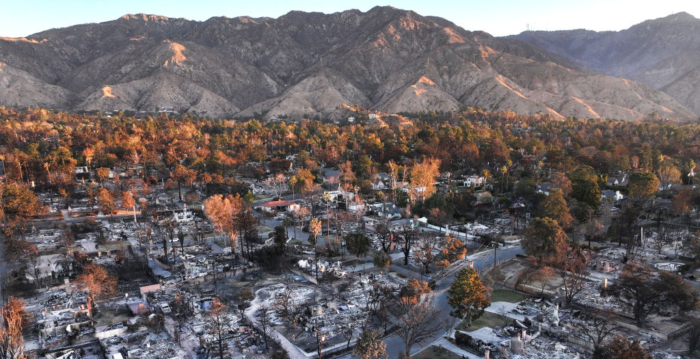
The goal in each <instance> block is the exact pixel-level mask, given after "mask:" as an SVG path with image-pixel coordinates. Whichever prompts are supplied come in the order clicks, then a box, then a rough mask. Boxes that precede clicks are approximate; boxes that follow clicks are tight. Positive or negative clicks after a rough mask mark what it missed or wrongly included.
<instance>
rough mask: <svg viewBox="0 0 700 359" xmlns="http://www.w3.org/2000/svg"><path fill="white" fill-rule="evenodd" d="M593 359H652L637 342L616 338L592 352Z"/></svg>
mask: <svg viewBox="0 0 700 359" xmlns="http://www.w3.org/2000/svg"><path fill="white" fill-rule="evenodd" d="M593 359H652V356H651V355H650V354H649V353H647V352H646V351H645V350H644V348H642V346H641V345H639V342H637V341H634V340H633V341H630V340H629V339H627V338H625V337H622V336H619V335H618V336H616V337H615V339H613V340H612V341H611V342H610V343H608V344H607V345H604V346H602V347H600V348H598V349H596V350H595V351H594V352H593Z"/></svg>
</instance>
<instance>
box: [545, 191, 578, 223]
mask: <svg viewBox="0 0 700 359" xmlns="http://www.w3.org/2000/svg"><path fill="white" fill-rule="evenodd" d="M538 213H539V216H540V217H549V218H551V219H553V220H555V221H557V223H559V225H560V226H561V228H563V229H567V228H569V227H570V226H571V222H573V221H574V217H573V216H571V213H569V207H567V205H566V199H564V194H563V192H562V191H561V190H560V189H555V190H553V191H551V192H550V193H549V196H547V198H545V199H544V200H542V202H540V205H539V210H538Z"/></svg>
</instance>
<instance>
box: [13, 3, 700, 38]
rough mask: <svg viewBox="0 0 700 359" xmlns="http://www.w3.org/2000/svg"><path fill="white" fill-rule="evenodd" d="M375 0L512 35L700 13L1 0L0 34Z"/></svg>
mask: <svg viewBox="0 0 700 359" xmlns="http://www.w3.org/2000/svg"><path fill="white" fill-rule="evenodd" d="M377 5H391V6H394V7H397V8H401V9H408V10H414V11H416V12H417V13H419V14H421V15H434V16H440V17H444V18H446V19H448V20H450V21H452V22H454V23H456V24H457V25H460V26H462V27H464V28H465V29H467V30H484V31H486V32H489V33H491V34H493V35H496V36H500V35H510V34H516V33H520V32H522V31H524V30H525V29H526V27H527V25H528V24H529V26H530V29H534V30H567V29H580V28H586V29H590V30H597V31H601V30H621V29H625V28H628V27H630V26H631V25H634V24H636V23H639V22H642V21H644V20H647V19H654V18H658V17H664V16H667V15H670V14H671V13H675V12H681V11H686V12H688V13H690V14H692V15H693V16H695V17H700V1H698V0H583V1H581V0H579V1H571V0H420V1H418V0H403V1H366V0H355V1H334V0H296V1H291V0H243V1H242V0H197V1H192V0H189V1H185V0H5V1H4V4H3V5H2V11H1V12H0V36H5V37H20V36H27V35H30V34H33V33H36V32H39V31H42V30H47V29H50V28H57V27H66V26H70V25H75V24H83V23H90V22H102V21H108V20H114V19H116V18H118V17H120V16H122V15H124V14H136V13H146V14H157V15H165V16H168V17H184V18H187V19H191V20H199V21H203V20H206V19H208V18H210V17H212V16H228V17H236V16H243V15H248V16H252V17H260V16H268V17H278V16H280V15H283V14H285V13H287V12H289V11H291V10H303V11H320V12H325V13H332V12H338V11H343V10H347V9H359V10H362V11H367V10H369V9H371V8H372V7H374V6H377Z"/></svg>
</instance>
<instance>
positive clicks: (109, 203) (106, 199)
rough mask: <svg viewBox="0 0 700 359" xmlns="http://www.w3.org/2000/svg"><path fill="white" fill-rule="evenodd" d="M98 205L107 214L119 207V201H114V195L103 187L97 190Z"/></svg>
mask: <svg viewBox="0 0 700 359" xmlns="http://www.w3.org/2000/svg"><path fill="white" fill-rule="evenodd" d="M97 205H98V206H99V207H100V211H102V213H104V214H105V215H106V216H109V215H111V214H112V213H113V212H114V211H115V210H116V209H117V203H116V202H115V201H114V197H113V196H112V194H111V193H109V191H108V190H107V189H106V188H103V187H101V188H100V189H99V190H98V191H97Z"/></svg>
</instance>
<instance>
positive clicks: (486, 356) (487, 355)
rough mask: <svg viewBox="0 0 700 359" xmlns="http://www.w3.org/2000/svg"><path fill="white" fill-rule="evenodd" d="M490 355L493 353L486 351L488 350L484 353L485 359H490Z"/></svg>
mask: <svg viewBox="0 0 700 359" xmlns="http://www.w3.org/2000/svg"><path fill="white" fill-rule="evenodd" d="M490 353H491V351H490V350H488V349H486V350H485V351H484V358H485V359H489V354H490Z"/></svg>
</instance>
